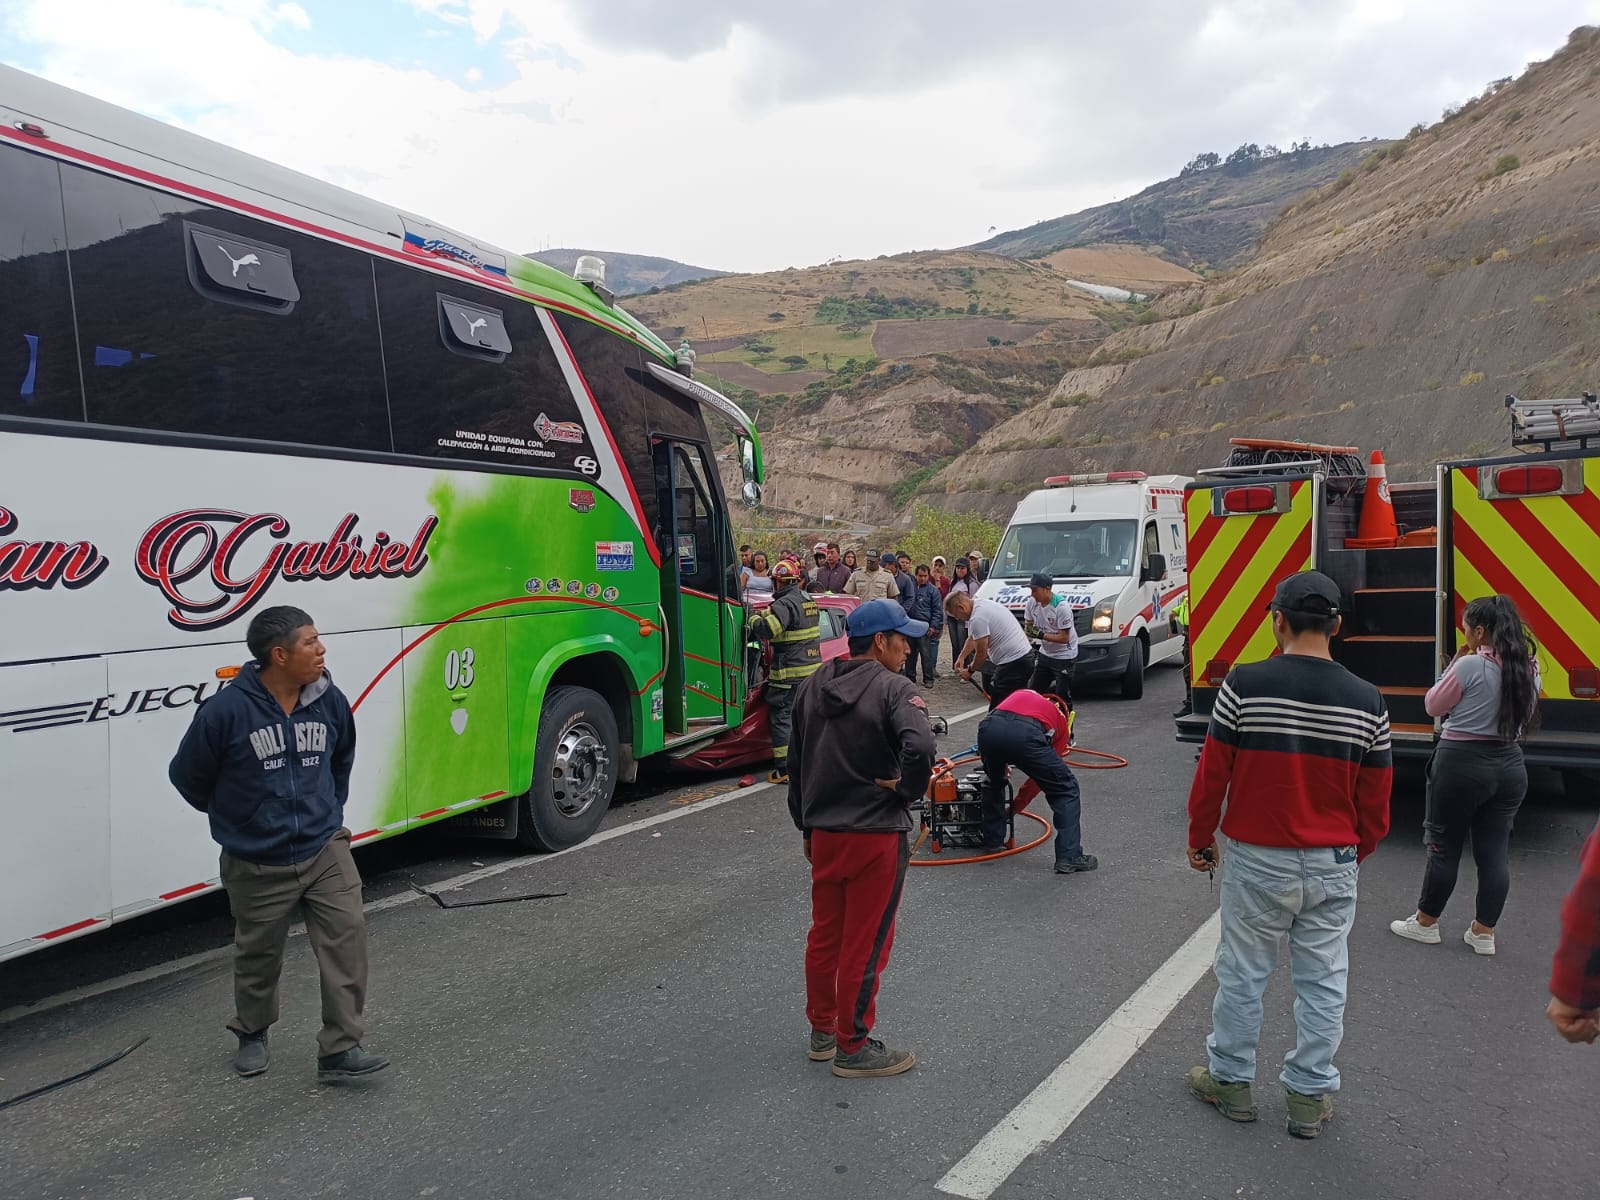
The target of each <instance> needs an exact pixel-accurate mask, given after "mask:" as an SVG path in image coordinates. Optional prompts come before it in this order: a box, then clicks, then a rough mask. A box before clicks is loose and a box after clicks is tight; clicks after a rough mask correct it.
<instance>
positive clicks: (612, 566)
mask: <svg viewBox="0 0 1600 1200" xmlns="http://www.w3.org/2000/svg"><path fill="white" fill-rule="evenodd" d="M594 569H595V570H596V571H631V570H633V543H632V542H596V543H595V544H594Z"/></svg>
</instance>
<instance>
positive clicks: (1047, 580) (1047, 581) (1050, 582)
mask: <svg viewBox="0 0 1600 1200" xmlns="http://www.w3.org/2000/svg"><path fill="white" fill-rule="evenodd" d="M1028 586H1029V587H1031V588H1036V587H1042V588H1049V589H1050V590H1051V591H1054V590H1055V586H1056V579H1055V576H1054V575H1052V574H1050V572H1049V571H1035V572H1034V573H1033V578H1032V579H1030V580H1028Z"/></svg>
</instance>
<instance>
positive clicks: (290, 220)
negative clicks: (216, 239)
mask: <svg viewBox="0 0 1600 1200" xmlns="http://www.w3.org/2000/svg"><path fill="white" fill-rule="evenodd" d="M0 137H6V138H10V139H11V140H12V141H14V142H16V143H18V144H19V145H21V146H24V147H26V148H27V149H29V150H32V151H35V152H43V153H45V154H47V155H49V156H51V157H60V158H67V159H71V160H73V161H74V162H80V163H84V164H86V165H88V166H92V167H98V168H101V169H103V170H107V171H114V172H116V173H117V174H119V175H125V176H127V177H129V178H131V179H137V180H139V181H140V182H142V183H148V184H152V185H154V186H155V187H159V188H161V189H163V190H165V191H171V192H177V193H179V194H181V195H184V196H188V197H190V198H192V199H196V200H204V201H206V202H207V203H210V204H216V205H218V206H220V207H223V208H230V209H232V210H234V211H235V212H242V213H248V214H250V215H251V216H256V217H261V218H263V219H265V220H268V221H272V222H275V223H277V224H279V225H288V226H291V227H292V228H295V229H299V230H301V231H303V232H305V233H311V234H315V235H316V236H318V237H323V238H328V239H330V240H332V241H336V242H342V243H344V244H345V245H347V246H355V247H358V248H359V249H362V250H365V251H367V252H368V253H370V254H378V255H382V256H383V257H384V258H389V259H393V260H394V261H395V262H402V263H405V264H407V265H408V266H422V267H424V268H425V269H431V270H433V271H435V272H437V273H439V274H443V275H448V276H450V277H451V278H454V279H461V280H465V281H466V282H469V283H476V284H478V285H479V286H481V287H487V288H493V289H495V290H496V291H501V292H509V293H510V294H511V295H513V296H518V297H520V298H522V299H524V300H528V301H531V302H533V303H535V304H540V305H543V306H544V307H546V308H555V309H560V310H561V311H562V312H568V313H571V314H572V315H573V316H575V317H581V318H582V319H584V320H586V321H593V322H594V323H595V324H596V325H601V326H603V327H605V328H606V329H609V330H611V331H612V332H613V333H617V334H621V335H622V336H623V337H626V338H628V339H630V340H631V341H633V342H634V343H635V344H637V343H638V341H639V334H638V332H637V331H635V330H632V329H629V328H628V327H627V326H626V325H621V324H618V323H616V322H614V321H611V320H608V319H607V318H606V317H604V316H602V315H599V314H597V313H592V312H588V311H586V310H584V309H581V308H579V307H577V306H576V305H574V304H568V303H566V302H564V301H561V300H557V299H555V298H554V297H550V296H542V295H539V294H537V293H535V292H528V291H524V290H523V289H522V288H519V287H517V286H515V285H514V284H512V283H511V282H510V281H509V280H507V279H499V278H497V277H495V276H493V275H485V274H482V273H480V272H476V271H469V270H466V269H464V268H460V267H457V266H455V265H454V264H453V263H449V262H446V261H444V260H442V259H436V258H433V257H429V258H427V259H420V260H419V258H418V256H417V255H415V254H405V253H402V252H401V251H398V250H391V249H389V248H388V247H387V246H380V245H378V244H377V243H375V242H369V241H366V240H365V239H363V238H358V237H354V236H352V235H351V234H348V233H340V232H339V231H338V230H336V229H328V228H326V227H324V226H321V225H317V224H315V223H314V222H311V221H306V220H303V219H302V218H300V217H291V216H289V215H288V214H287V213H280V212H274V211H272V210H271V209H270V208H263V207H262V206H261V205H259V204H252V203H251V202H250V201H248V200H241V199H239V198H237V197H233V196H224V195H222V194H221V193H219V192H213V191H208V190H207V189H205V188H201V187H195V186H194V185H193V184H188V183H179V182H178V181H177V180H176V179H168V178H167V177H166V176H165V175H157V174H156V173H155V172H153V171H146V170H145V169H144V168H142V167H135V166H132V165H130V164H128V163H120V162H117V161H116V160H115V159H111V158H106V157H104V156H103V155H99V154H95V153H94V152H93V151H90V150H80V149H78V148H77V147H76V146H69V145H67V144H66V143H64V142H62V141H60V140H58V139H57V138H55V137H51V139H50V141H49V142H48V143H47V144H41V143H40V141H39V139H37V138H32V137H28V136H27V135H26V134H24V133H22V132H21V131H20V130H16V129H13V128H11V127H10V126H0ZM351 223H352V224H354V222H351ZM518 257H521V256H520V255H519V256H518Z"/></svg>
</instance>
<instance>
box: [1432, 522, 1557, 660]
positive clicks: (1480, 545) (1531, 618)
mask: <svg viewBox="0 0 1600 1200" xmlns="http://www.w3.org/2000/svg"><path fill="white" fill-rule="evenodd" d="M1451 533H1452V534H1453V536H1454V537H1455V543H1456V549H1457V550H1458V551H1459V552H1460V553H1461V555H1462V557H1464V558H1465V559H1466V560H1467V562H1468V563H1469V564H1470V565H1471V567H1472V569H1473V570H1474V571H1476V572H1477V573H1478V574H1479V575H1481V576H1482V577H1483V581H1484V582H1485V583H1487V584H1488V585H1489V586H1490V587H1491V588H1493V589H1494V590H1495V591H1497V592H1504V593H1505V594H1506V595H1507V596H1510V597H1511V598H1512V599H1513V600H1514V601H1516V604H1517V607H1518V608H1519V609H1521V610H1522V617H1523V620H1525V621H1527V623H1528V624H1529V625H1530V626H1531V627H1532V628H1533V633H1534V637H1535V639H1536V640H1538V641H1541V642H1543V643H1544V645H1545V648H1546V649H1548V650H1549V651H1550V653H1551V654H1553V655H1555V658H1556V661H1557V662H1558V663H1559V664H1560V665H1561V666H1563V667H1569V666H1574V665H1578V664H1582V663H1586V662H1588V661H1589V657H1588V656H1587V655H1586V654H1584V652H1583V651H1582V650H1580V649H1579V648H1578V646H1577V643H1575V642H1574V641H1573V640H1572V638H1571V637H1570V636H1568V634H1567V631H1566V630H1565V629H1563V628H1562V627H1561V624H1560V622H1558V621H1556V620H1553V619H1552V618H1551V616H1550V614H1549V613H1547V612H1545V611H1544V609H1543V608H1542V607H1541V606H1540V604H1539V602H1538V601H1536V600H1535V599H1534V598H1533V594H1532V593H1531V592H1529V591H1528V589H1527V588H1525V587H1524V586H1523V585H1522V581H1521V580H1520V579H1518V578H1517V577H1516V575H1514V574H1513V573H1512V572H1511V571H1510V570H1509V569H1508V568H1507V567H1506V565H1505V563H1503V562H1501V561H1500V560H1499V559H1498V558H1497V557H1495V554H1494V551H1493V550H1491V549H1489V547H1488V546H1487V545H1485V544H1484V541H1483V539H1482V538H1481V537H1480V536H1479V535H1478V531H1477V530H1475V529H1474V528H1472V526H1471V525H1468V524H1467V523H1466V522H1465V521H1463V520H1460V519H1459V518H1458V519H1457V520H1456V521H1455V522H1454V526H1453V528H1452V529H1451Z"/></svg>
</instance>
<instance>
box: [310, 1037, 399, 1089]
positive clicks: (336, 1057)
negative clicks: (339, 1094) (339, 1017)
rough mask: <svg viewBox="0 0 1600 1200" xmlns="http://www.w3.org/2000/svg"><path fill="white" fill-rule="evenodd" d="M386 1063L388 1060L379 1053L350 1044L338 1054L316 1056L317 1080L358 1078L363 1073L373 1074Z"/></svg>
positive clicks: (320, 1081)
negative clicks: (348, 1047)
mask: <svg viewBox="0 0 1600 1200" xmlns="http://www.w3.org/2000/svg"><path fill="white" fill-rule="evenodd" d="M388 1065H389V1060H388V1059H387V1058H384V1057H383V1056H382V1055H381V1054H373V1053H372V1052H371V1051H370V1050H363V1049H362V1048H361V1047H360V1046H351V1047H350V1049H348V1050H346V1051H344V1052H343V1053H340V1054H326V1055H320V1056H318V1058H317V1082H318V1083H340V1082H342V1081H343V1080H346V1079H359V1078H360V1077H361V1076H363V1075H375V1074H377V1072H379V1071H381V1070H383V1069H384V1068H385V1067H387V1066H388Z"/></svg>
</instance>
